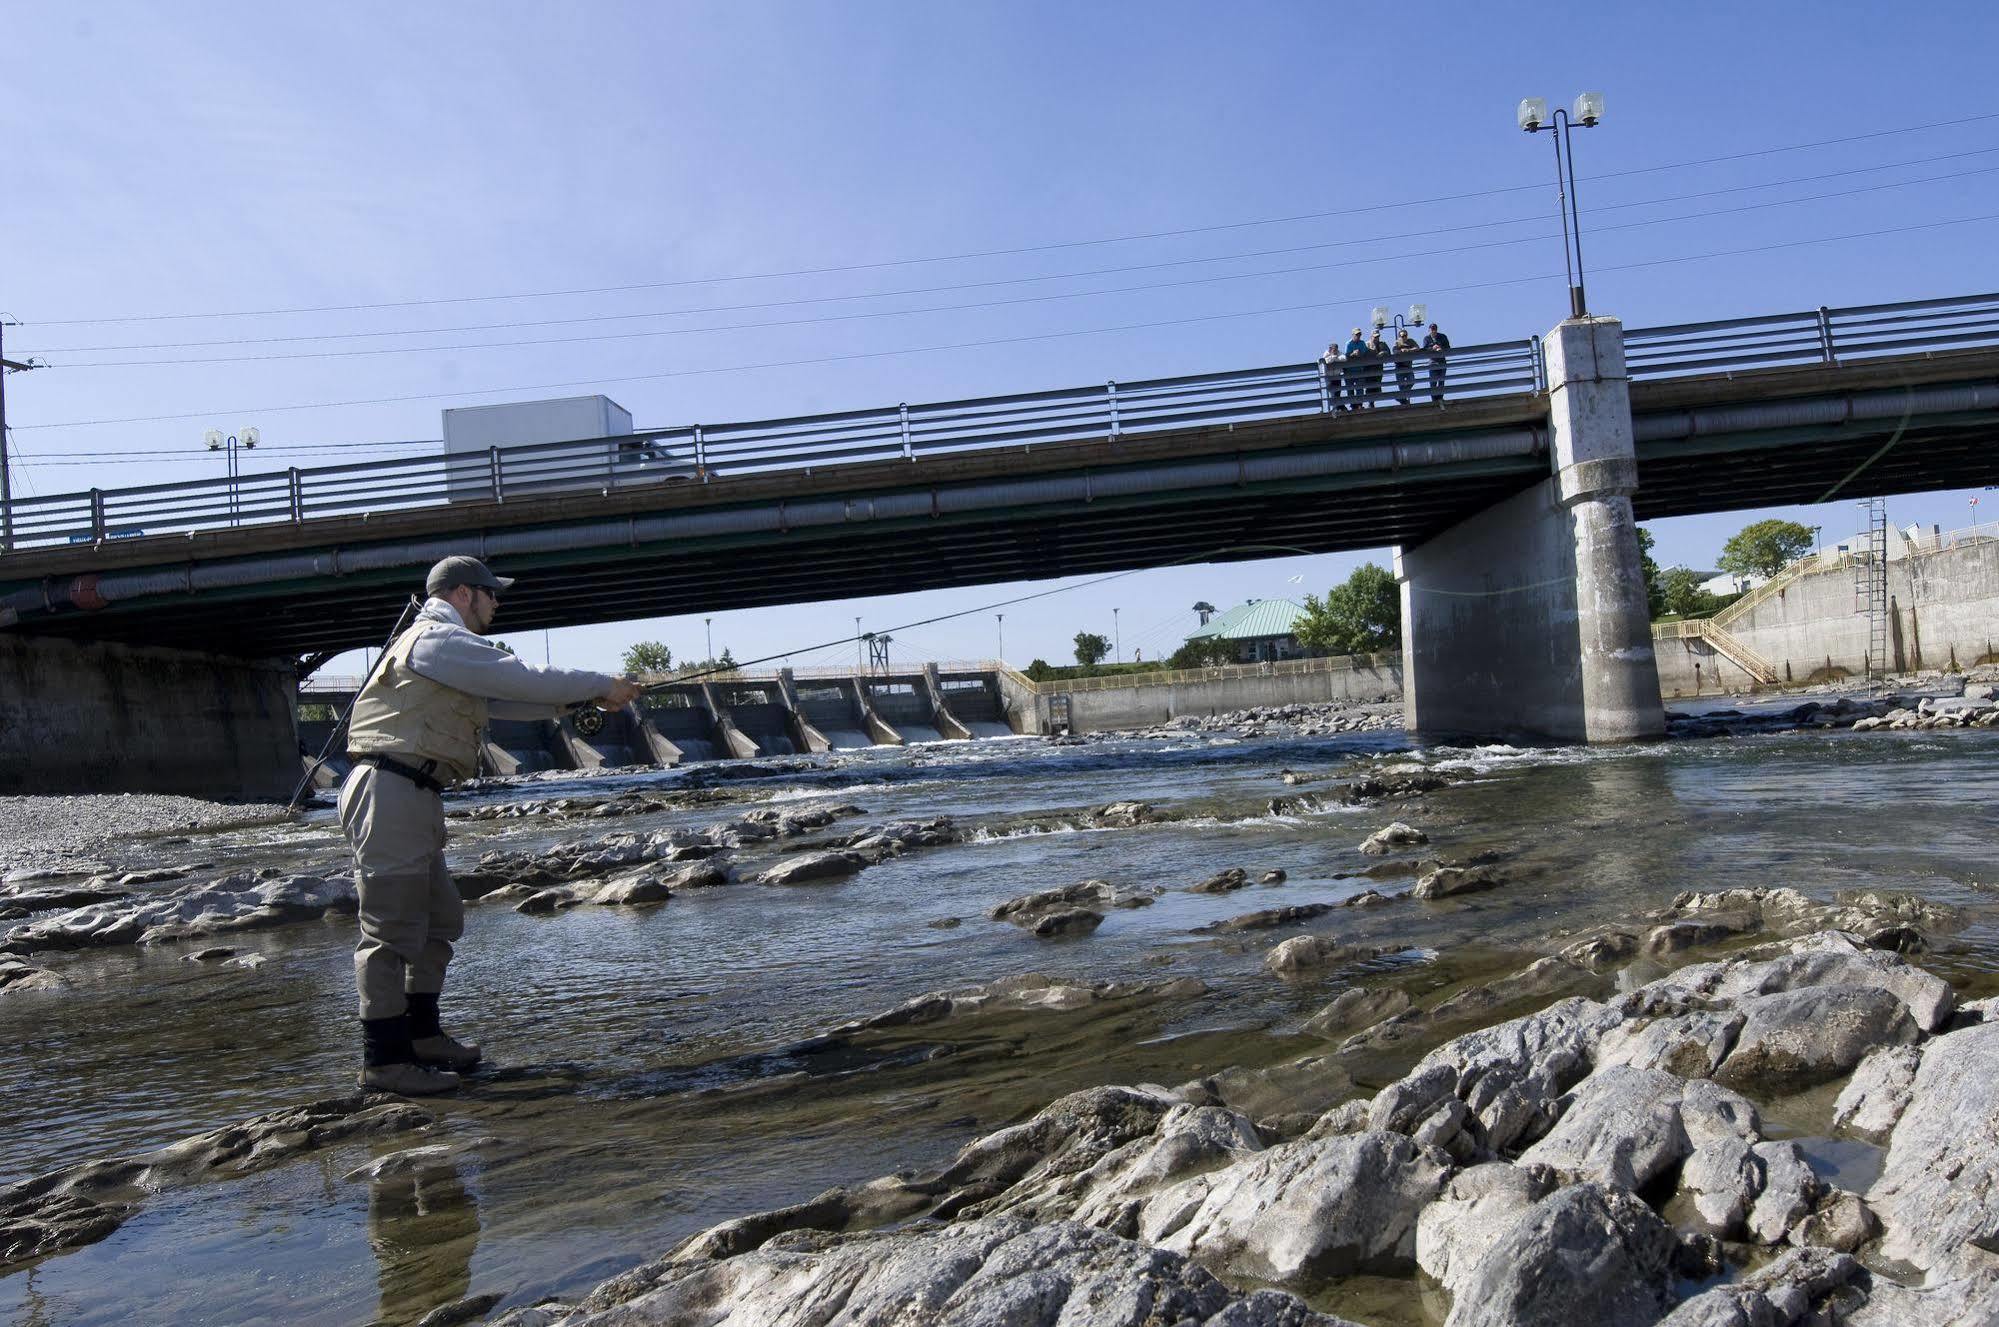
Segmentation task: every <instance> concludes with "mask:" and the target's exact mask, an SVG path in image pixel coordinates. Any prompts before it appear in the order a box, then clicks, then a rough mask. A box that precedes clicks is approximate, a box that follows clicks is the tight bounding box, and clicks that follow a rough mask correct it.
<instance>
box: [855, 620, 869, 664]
mask: <svg viewBox="0 0 1999 1327" xmlns="http://www.w3.org/2000/svg"><path fill="white" fill-rule="evenodd" d="M866 648H867V647H866V646H865V645H863V644H862V643H861V615H860V614H859V613H856V614H854V671H855V672H857V673H858V672H861V671H862V670H863V669H865V668H866V667H867V662H866V659H865V657H864V656H863V655H862V654H861V651H862V650H864V649H866Z"/></svg>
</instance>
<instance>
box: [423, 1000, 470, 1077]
mask: <svg viewBox="0 0 1999 1327" xmlns="http://www.w3.org/2000/svg"><path fill="white" fill-rule="evenodd" d="M409 1006H410V1012H409V1036H410V1051H411V1054H412V1055H413V1056H414V1058H415V1059H416V1062H417V1063H418V1064H426V1065H430V1066H433V1067H435V1068H439V1069H452V1070H456V1071H459V1072H463V1071H464V1070H467V1069H470V1068H471V1067H472V1066H473V1065H475V1064H477V1063H479V1048H478V1047H477V1046H468V1045H466V1044H465V1043H464V1042H462V1041H459V1040H458V1039H457V1038H455V1037H450V1036H447V1035H445V1032H444V1029H443V1028H442V1027H441V1026H440V1025H439V1023H438V1014H437V995H436V993H435V992H426V991H411V992H410V993H409Z"/></svg>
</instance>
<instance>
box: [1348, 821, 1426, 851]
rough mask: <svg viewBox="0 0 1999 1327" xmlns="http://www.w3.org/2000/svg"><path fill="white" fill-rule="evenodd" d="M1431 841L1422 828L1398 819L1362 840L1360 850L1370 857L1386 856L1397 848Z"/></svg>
mask: <svg viewBox="0 0 1999 1327" xmlns="http://www.w3.org/2000/svg"><path fill="white" fill-rule="evenodd" d="M1429 841H1430V836H1429V835H1428V834H1425V833H1424V832H1423V831H1422V830H1420V829H1417V828H1415V827H1414V826H1412V825H1405V824H1403V823H1402V822H1401V821H1400V820H1397V821H1395V822H1393V823H1391V824H1389V825H1388V826H1387V827H1385V828H1383V829H1377V830H1376V831H1374V833H1372V834H1370V835H1368V836H1367V838H1366V839H1365V840H1363V841H1362V843H1361V845H1360V850H1361V851H1362V852H1364V853H1366V854H1367V855H1368V856H1370V857H1386V856H1387V855H1388V854H1389V853H1391V852H1393V851H1395V850H1396V849H1397V848H1408V847H1413V846H1414V845H1416V844H1419V843H1428V842H1429Z"/></svg>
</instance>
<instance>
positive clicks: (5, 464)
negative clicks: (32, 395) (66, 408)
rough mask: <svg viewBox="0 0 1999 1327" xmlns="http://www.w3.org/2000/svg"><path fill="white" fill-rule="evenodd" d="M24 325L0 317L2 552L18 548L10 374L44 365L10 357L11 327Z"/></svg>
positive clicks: (3, 315)
mask: <svg viewBox="0 0 1999 1327" xmlns="http://www.w3.org/2000/svg"><path fill="white" fill-rule="evenodd" d="M10 323H11V324H12V325H13V326H15V327H19V326H20V323H18V322H15V321H14V320H13V319H11V318H9V317H7V316H6V315H5V314H0V550H5V551H11V550H12V549H13V547H14V466H13V459H12V458H11V457H9V456H8V455H7V375H8V374H10V373H26V372H27V371H28V370H29V369H38V368H40V367H41V365H39V364H37V363H35V362H34V361H33V360H31V359H19V360H17V359H8V358H7V327H8V325H9V324H10Z"/></svg>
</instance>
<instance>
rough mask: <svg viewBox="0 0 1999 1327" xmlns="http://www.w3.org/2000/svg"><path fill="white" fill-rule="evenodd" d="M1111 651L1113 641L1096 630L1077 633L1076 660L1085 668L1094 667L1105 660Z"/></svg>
mask: <svg viewBox="0 0 1999 1327" xmlns="http://www.w3.org/2000/svg"><path fill="white" fill-rule="evenodd" d="M1110 652H1111V643H1110V642H1109V641H1107V640H1105V639H1104V638H1103V637H1102V636H1099V635H1098V634H1097V633H1096V632H1094V631H1079V632H1077V633H1076V662H1077V663H1079V664H1081V665H1083V667H1085V668H1094V667H1096V666H1097V665H1098V664H1100V663H1102V662H1103V661H1104V656H1105V655H1106V654H1109V653H1110Z"/></svg>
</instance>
